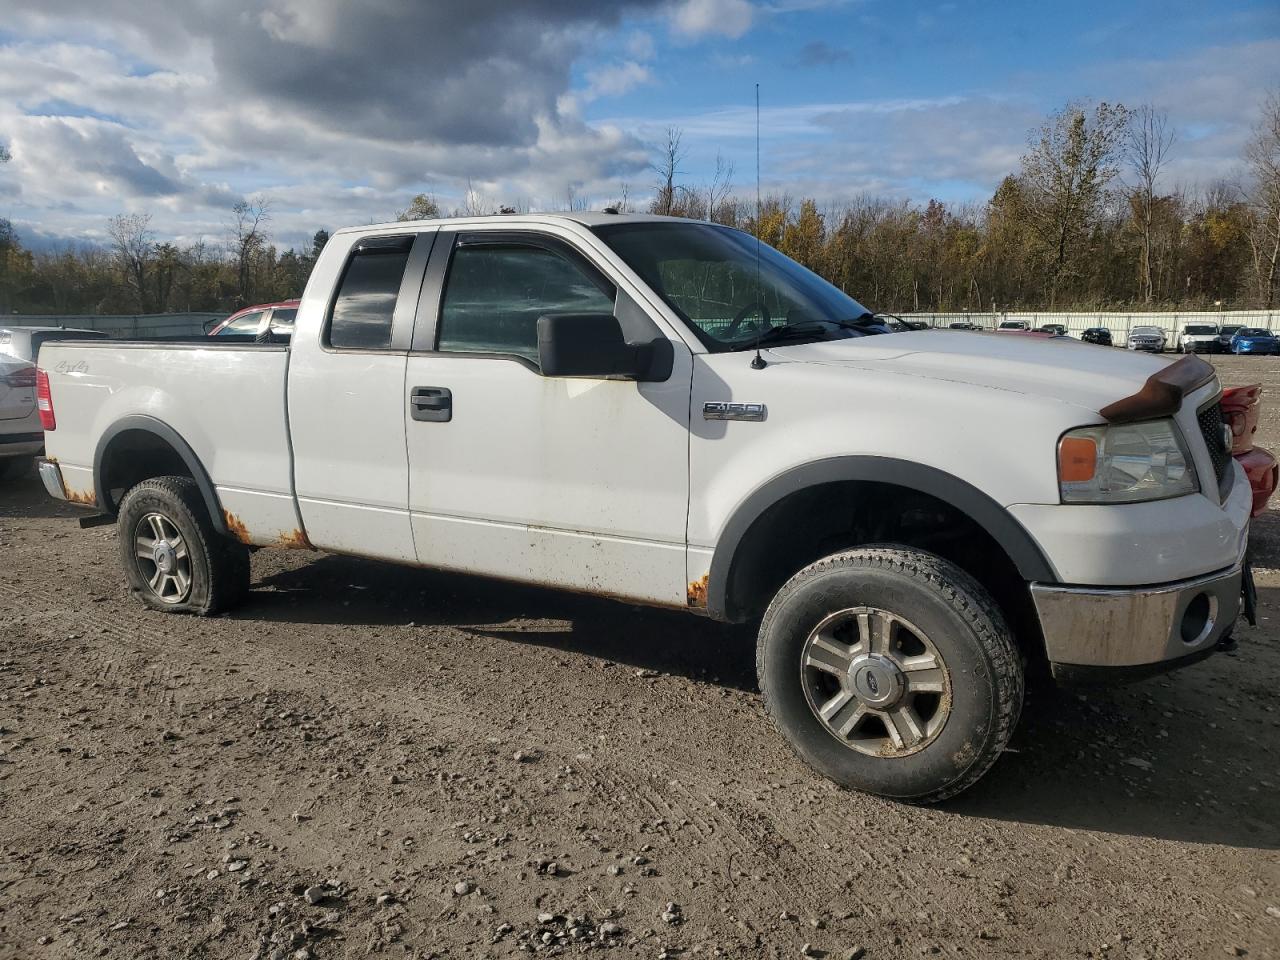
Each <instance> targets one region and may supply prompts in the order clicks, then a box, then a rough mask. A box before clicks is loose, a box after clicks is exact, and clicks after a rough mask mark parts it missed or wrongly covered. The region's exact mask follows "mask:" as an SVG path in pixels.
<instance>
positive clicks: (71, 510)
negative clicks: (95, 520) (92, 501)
mask: <svg viewBox="0 0 1280 960" xmlns="http://www.w3.org/2000/svg"><path fill="white" fill-rule="evenodd" d="M92 512H94V511H92V510H88V509H86V508H84V507H73V506H70V505H69V504H66V503H63V502H62V501H61V500H55V499H53V497H51V496H49V494H48V493H47V492H45V489H44V484H43V483H41V482H40V478H39V477H38V476H36V474H35V473H34V472H33V473H31V474H30V475H28V476H25V477H22V478H20V479H17V480H0V520H9V519H18V518H21V519H24V520H36V519H48V518H51V517H82V516H86V515H88V514H89V513H92Z"/></svg>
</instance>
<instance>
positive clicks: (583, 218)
mask: <svg viewBox="0 0 1280 960" xmlns="http://www.w3.org/2000/svg"><path fill="white" fill-rule="evenodd" d="M500 220H506V221H510V222H512V223H518V224H525V225H538V224H541V225H543V226H553V225H555V224H562V223H565V222H566V221H567V222H569V223H576V224H580V225H581V226H584V227H597V226H600V225H602V224H606V223H709V222H710V221H708V220H692V219H690V218H688V217H664V216H660V215H658V214H654V213H605V212H604V211H602V210H578V211H574V212H572V213H497V214H493V215H492V216H487V217H434V218H432V219H430V220H392V221H390V222H388V223H371V224H368V225H366V226H359V227H343V228H342V229H341V230H337V231H335V236H336V235H337V234H342V233H374V232H381V231H384V230H394V229H396V228H401V229H403V228H404V227H405V226H406V225H407V224H413V225H418V224H426V225H430V226H438V227H444V226H448V227H452V228H457V227H470V226H476V225H479V224H483V225H485V226H491V225H492V224H493V223H494V222H495V221H500Z"/></svg>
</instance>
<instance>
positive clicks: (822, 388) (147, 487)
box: [37, 211, 1251, 802]
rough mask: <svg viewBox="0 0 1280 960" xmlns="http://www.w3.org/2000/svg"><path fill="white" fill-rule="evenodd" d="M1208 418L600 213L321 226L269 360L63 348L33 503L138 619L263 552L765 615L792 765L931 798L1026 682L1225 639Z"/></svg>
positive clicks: (1226, 477)
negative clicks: (93, 549)
mask: <svg viewBox="0 0 1280 960" xmlns="http://www.w3.org/2000/svg"><path fill="white" fill-rule="evenodd" d="M245 339H250V338H245ZM223 341H225V342H223ZM1220 392H1221V391H1220V388H1219V385H1218V382H1217V380H1216V379H1215V377H1214V374H1213V370H1212V368H1211V367H1209V366H1208V364H1206V363H1205V362H1204V361H1203V360H1201V359H1200V358H1198V357H1185V358H1183V359H1181V360H1179V361H1177V362H1174V363H1169V362H1168V361H1166V360H1164V359H1162V358H1159V357H1152V356H1139V355H1135V354H1132V353H1124V352H1122V351H1115V352H1107V351H1099V350H1095V349H1094V348H1093V347H1091V346H1088V345H1085V344H1081V343H1080V342H1078V341H1074V340H1069V339H1041V338H1035V337H1006V336H1000V335H996V334H982V333H969V332H958V331H946V330H929V331H922V332H898V333H892V332H886V328H885V326H884V325H883V324H882V323H880V322H879V321H878V320H876V319H875V318H874V317H873V315H872V314H871V313H869V312H868V311H867V310H866V309H864V308H863V307H862V306H861V305H860V304H859V303H857V302H856V301H855V300H853V299H851V298H850V297H848V296H846V295H845V294H844V293H842V292H841V291H840V290H838V289H836V288H835V287H833V286H832V285H830V284H828V283H827V282H826V281H824V280H822V279H820V278H819V277H817V276H816V275H814V274H812V273H810V272H809V271H807V270H805V269H804V268H803V267H801V266H799V265H798V264H796V263H794V262H793V261H791V260H789V259H787V258H786V257H784V256H782V255H781V254H779V253H777V252H776V251H774V250H772V249H771V248H769V247H768V246H766V245H763V244H760V243H758V242H757V241H756V240H755V239H754V238H752V237H750V236H748V235H747V234H744V233H742V232H739V231H736V230H732V229H729V228H726V227H721V226H716V225H713V224H709V223H699V222H692V221H687V220H673V219H666V218H660V217H648V216H630V215H625V216H623V215H615V214H612V213H611V212H609V211H606V212H604V213H598V214H597V213H575V214H565V215H552V216H532V215H517V216H504V217H490V218H483V219H469V220H448V221H436V222H429V221H421V222H411V223H394V224H388V225H383V226H370V227H361V228H357V229H349V230H342V231H339V232H337V233H335V234H334V235H333V237H332V239H331V240H330V241H329V243H328V244H327V245H326V246H325V248H324V252H323V253H322V254H321V256H320V259H319V261H318V263H317V264H316V266H315V270H314V272H313V274H312V276H311V278H310V281H309V282H308V284H307V288H306V291H305V293H304V295H303V297H302V301H301V304H300V305H299V307H298V313H297V319H296V327H295V330H294V333H293V337H292V341H291V342H290V343H289V344H282V343H264V344H258V343H253V342H238V341H237V340H236V338H234V337H229V338H228V337H215V338H192V339H191V340H190V341H168V342H164V343H128V342H85V343H58V344H50V345H47V346H46V347H45V348H44V353H43V354H42V355H41V371H40V373H39V376H38V384H37V395H38V401H39V406H40V410H41V413H42V416H43V422H44V428H45V429H46V431H47V434H46V436H47V448H48V455H49V456H48V459H47V460H46V461H45V462H43V463H42V464H41V468H40V469H41V476H42V478H43V480H44V482H45V485H46V486H47V488H48V489H49V491H50V493H51V494H52V495H53V496H55V497H61V498H65V499H67V500H69V501H73V502H76V503H81V504H86V505H91V506H93V507H95V508H96V511H97V518H98V519H102V520H105V518H114V522H115V523H116V528H117V531H118V542H119V552H120V560H121V563H122V565H123V570H124V578H125V580H126V581H127V584H128V588H129V590H130V591H131V593H132V594H133V595H134V596H135V597H137V598H138V600H140V601H141V602H142V603H145V604H147V605H149V606H151V607H154V608H156V609H159V610H166V611H172V612H175V613H194V614H211V613H214V612H216V611H224V610H227V609H228V608H230V607H232V606H234V605H235V604H237V603H239V602H240V601H242V600H244V599H245V597H246V594H247V592H248V589H249V585H250V570H249V553H250V549H251V548H269V547H278V548H285V549H296V548H303V549H315V550H322V551H333V552H337V553H345V554H355V555H359V556H364V557H373V558H379V559H382V560H386V561H391V562H397V563H404V564H415V565H419V566H423V567H432V568H439V569H444V570H454V571H461V572H464V573H468V574H480V575H485V576H489V577H494V578H498V579H504V580H512V581H523V582H527V583H534V584H543V585H547V586H552V587H561V588H565V589H569V590H578V591H586V592H590V593H595V594H601V595H605V596H610V597H617V598H622V599H625V600H628V601H632V602H636V603H641V604H652V605H657V606H663V607H673V608H680V609H683V610H687V611H689V612H691V613H695V614H700V615H703V616H707V617H711V618H714V619H717V620H721V621H738V622H741V621H752V622H756V623H758V624H759V640H758V646H757V667H758V672H759V679H760V686H761V689H762V691H763V694H764V703H765V706H766V709H767V711H768V713H769V714H770V715H771V716H772V718H773V720H774V722H775V723H776V726H777V728H778V729H779V730H780V731H781V733H782V735H783V736H784V737H785V738H786V739H787V740H788V741H789V742H790V743H791V745H792V746H793V747H794V749H795V750H796V751H797V752H798V753H799V755H800V756H801V757H803V758H804V759H805V760H806V761H808V762H809V763H810V764H812V765H813V766H814V767H815V768H816V769H817V770H819V771H820V772H822V773H823V774H825V775H826V776H828V777H830V778H831V779H833V780H835V781H836V782H838V783H840V784H843V785H846V786H849V787H854V788H857V789H861V790H866V791H871V792H874V793H878V794H882V795H885V796H889V797H895V798H899V799H904V800H912V801H917V802H924V801H933V800H939V799H942V798H944V797H947V796H950V795H952V794H955V793H957V792H959V791H961V790H963V789H964V788H966V787H967V786H969V785H970V784H972V783H973V782H975V781H976V780H977V779H978V778H979V777H980V776H981V775H982V774H983V773H984V772H985V771H986V770H987V769H988V768H989V767H990V766H991V764H992V763H994V762H995V760H996V758H997V757H998V756H999V754H1000V752H1001V751H1002V749H1003V748H1004V747H1005V745H1006V743H1007V742H1008V740H1009V737H1010V734H1011V733H1012V731H1013V729H1014V727H1015V725H1016V723H1017V721H1018V716H1019V711H1020V709H1021V706H1022V698H1023V689H1024V676H1025V675H1026V674H1027V673H1028V672H1032V671H1034V672H1037V673H1040V674H1043V675H1044V676H1046V677H1049V676H1053V677H1056V678H1057V679H1059V680H1079V679H1094V678H1107V677H1116V676H1119V677H1129V676H1140V675H1143V674H1146V673H1150V672H1155V671H1159V670H1162V669H1167V668H1169V667H1172V666H1176V665H1180V664H1184V663H1187V662H1190V661H1194V660H1197V659H1200V658H1202V657H1205V656H1207V655H1208V654H1209V653H1210V652H1212V651H1213V650H1214V649H1215V648H1217V647H1218V646H1219V645H1222V644H1227V643H1229V642H1230V634H1231V631H1232V628H1233V625H1234V622H1235V620H1236V618H1237V616H1238V614H1239V611H1240V610H1241V607H1242V592H1244V593H1245V598H1246V599H1245V601H1244V602H1245V603H1246V605H1247V599H1248V593H1247V591H1243V588H1245V587H1247V586H1248V585H1249V583H1250V582H1251V581H1250V580H1249V577H1248V567H1247V564H1246V562H1245V547H1246V538H1247V533H1248V523H1249V512H1250V505H1251V496H1250V489H1249V484H1248V482H1246V480H1245V478H1244V476H1243V474H1242V472H1241V469H1240V468H1239V467H1238V466H1237V465H1236V463H1235V461H1233V460H1232V458H1231V455H1230V447H1231V439H1232V438H1231V435H1230V430H1229V429H1228V428H1226V427H1225V426H1224V424H1223V420H1222V415H1221V410H1220V407H1219V396H1220ZM91 519H92V518H87V520H91ZM619 615H620V616H623V615H625V614H624V613H623V612H622V611H620V612H619Z"/></svg>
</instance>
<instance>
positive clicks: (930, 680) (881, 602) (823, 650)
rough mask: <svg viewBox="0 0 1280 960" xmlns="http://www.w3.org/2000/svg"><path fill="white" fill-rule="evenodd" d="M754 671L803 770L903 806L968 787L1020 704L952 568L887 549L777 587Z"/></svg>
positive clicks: (1014, 663) (1015, 685)
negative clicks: (811, 768) (800, 760)
mask: <svg viewBox="0 0 1280 960" xmlns="http://www.w3.org/2000/svg"><path fill="white" fill-rule="evenodd" d="M756 668H757V671H758V674H759V678H760V689H761V690H762V691H763V693H764V703H765V709H766V710H767V712H768V713H769V715H770V717H771V718H772V719H773V722H774V724H775V725H776V726H777V728H778V730H779V732H781V734H782V735H783V737H785V738H786V740H787V741H788V743H790V745H791V746H792V748H793V749H794V750H795V751H796V753H797V754H799V755H800V757H801V758H802V759H803V760H804V761H805V762H806V763H808V764H809V765H810V766H812V767H813V768H814V769H816V770H817V771H818V772H820V773H822V774H823V775H824V776H826V777H828V778H830V779H831V780H833V781H835V782H836V783H838V784H840V785H841V786H844V787H849V788H851V789H854V790H860V791H863V792H866V793H873V794H878V795H879V796H883V797H889V798H892V799H895V800H902V801H907V802H911V803H934V802H937V801H939V800H944V799H946V798H947V797H951V796H954V795H955V794H957V793H960V792H961V791H962V790H965V789H966V788H968V787H970V786H972V785H973V784H974V783H976V782H977V781H978V779H979V778H981V777H982V775H983V774H985V773H986V772H987V771H988V770H989V769H990V768H991V765H992V764H993V763H995V761H996V759H997V758H998V757H999V755H1000V753H1001V751H1002V750H1003V749H1004V747H1005V745H1006V744H1007V743H1008V742H1009V737H1010V736H1011V735H1012V734H1013V730H1014V727H1015V726H1017V723H1018V717H1019V715H1020V713H1021V710H1022V695H1023V684H1024V678H1023V669H1022V662H1021V659H1020V657H1019V655H1018V651H1017V648H1016V647H1015V645H1014V641H1013V637H1012V635H1011V633H1010V630H1009V627H1008V624H1007V623H1006V622H1005V619H1004V616H1003V614H1002V613H1001V612H1000V609H999V608H998V607H997V606H996V603H995V601H994V600H992V598H991V595H990V594H989V593H987V591H986V590H985V589H984V588H983V587H982V586H981V585H979V584H978V582H977V581H976V580H974V579H973V578H972V577H971V576H969V575H968V574H967V573H965V572H964V571H963V570H961V569H960V568H959V567H957V566H956V565H955V564H953V563H951V562H949V561H947V560H944V559H942V558H941V557H938V556H935V555H933V554H930V553H927V552H925V551H922V550H914V549H908V548H904V547H896V546H892V545H889V546H871V547H865V548H862V549H858V550H850V551H847V552H844V553H838V554H835V555H833V556H830V557H826V558H825V559H823V560H819V561H818V562H816V563H813V564H811V565H810V566H808V567H806V568H805V569H803V570H801V571H800V572H799V573H797V574H796V575H795V576H794V577H792V578H791V579H790V580H789V581H787V583H786V584H784V585H783V587H782V589H781V590H779V591H778V595H777V596H776V597H775V598H774V600H773V602H772V603H771V604H770V605H769V609H768V611H767V612H766V613H765V616H764V621H763V622H762V624H761V626H760V637H759V642H758V645H757V648H756Z"/></svg>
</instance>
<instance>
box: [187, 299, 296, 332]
mask: <svg viewBox="0 0 1280 960" xmlns="http://www.w3.org/2000/svg"><path fill="white" fill-rule="evenodd" d="M300 302H301V301H299V300H281V301H280V302H279V303H260V304H258V305H257V306H253V307H245V308H244V309H243V310H240V311H238V312H236V313H233V314H232V315H231V316H229V317H227V319H225V320H223V321H222V322H221V323H218V324H216V325H215V326H214V327H212V328H211V329H210V330H209V336H211V337H225V336H235V335H240V336H252V337H265V336H266V335H268V334H272V335H275V336H279V337H288V336H289V335H291V334H292V333H293V321H294V318H296V317H297V316H298V304H299V303H300Z"/></svg>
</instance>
